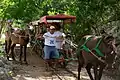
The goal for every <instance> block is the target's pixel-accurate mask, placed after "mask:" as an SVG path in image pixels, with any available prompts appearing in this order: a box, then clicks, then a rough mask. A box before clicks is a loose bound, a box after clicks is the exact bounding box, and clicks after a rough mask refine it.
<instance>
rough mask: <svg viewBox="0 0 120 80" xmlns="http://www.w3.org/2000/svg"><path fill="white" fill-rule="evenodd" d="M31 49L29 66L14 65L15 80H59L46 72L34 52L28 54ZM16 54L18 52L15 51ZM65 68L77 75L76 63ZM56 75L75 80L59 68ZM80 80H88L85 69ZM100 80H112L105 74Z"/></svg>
mask: <svg viewBox="0 0 120 80" xmlns="http://www.w3.org/2000/svg"><path fill="white" fill-rule="evenodd" d="M30 51H31V49H30V48H29V49H27V61H28V63H29V65H25V64H23V65H20V64H15V65H16V71H15V73H16V76H15V77H14V79H15V80H60V79H59V78H58V77H57V76H56V75H55V74H54V73H53V72H52V71H49V72H48V71H46V69H45V64H44V61H43V60H42V59H41V58H40V57H39V56H38V55H37V54H36V53H34V52H32V53H30ZM15 52H16V53H18V50H16V51H15ZM67 68H68V69H69V70H70V71H72V72H73V73H75V74H76V75H77V62H71V63H69V65H68V66H67ZM56 73H58V74H59V76H60V77H61V78H62V80H77V79H76V77H74V76H73V75H72V74H71V73H68V72H66V71H64V69H62V68H60V69H59V70H58V71H57V72H56ZM81 80H90V79H89V76H88V74H87V72H86V70H85V69H82V72H81ZM102 80H114V79H112V78H110V77H108V76H106V75H105V74H104V75H103V76H102Z"/></svg>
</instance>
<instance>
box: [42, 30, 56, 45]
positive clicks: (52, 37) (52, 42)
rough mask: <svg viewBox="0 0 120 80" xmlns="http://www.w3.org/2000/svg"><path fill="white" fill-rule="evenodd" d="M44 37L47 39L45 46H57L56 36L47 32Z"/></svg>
mask: <svg viewBox="0 0 120 80" xmlns="http://www.w3.org/2000/svg"><path fill="white" fill-rule="evenodd" d="M43 37H44V38H45V43H44V44H45V45H47V46H55V45H56V38H55V37H56V34H55V33H53V34H51V33H50V32H47V33H45V34H44V35H43Z"/></svg>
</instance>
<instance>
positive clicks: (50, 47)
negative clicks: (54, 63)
mask: <svg viewBox="0 0 120 80" xmlns="http://www.w3.org/2000/svg"><path fill="white" fill-rule="evenodd" d="M54 32H55V27H54V26H50V30H49V31H48V32H46V33H45V34H44V35H43V37H44V39H45V43H44V45H45V46H44V59H45V60H46V62H47V63H48V64H51V59H57V58H58V57H59V54H58V53H57V52H56V51H57V50H56V38H57V35H56V34H55V33H54Z"/></svg>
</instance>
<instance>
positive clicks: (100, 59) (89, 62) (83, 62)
mask: <svg viewBox="0 0 120 80" xmlns="http://www.w3.org/2000/svg"><path fill="white" fill-rule="evenodd" d="M88 39H89V40H88ZM113 41H114V37H112V36H108V37H101V36H100V37H98V36H92V35H89V36H84V37H83V38H82V40H81V42H80V45H79V46H81V45H82V47H81V48H79V49H78V52H77V58H78V80H80V72H81V68H86V70H87V73H88V75H89V77H90V79H91V80H101V77H102V72H103V69H104V68H105V67H106V65H107V64H112V63H113V60H114V58H115V55H116V51H115V50H116V49H115V48H116V47H115V44H113ZM98 43H99V44H98ZM83 44H84V45H85V46H86V47H85V46H83ZM97 45H98V46H97ZM96 46H97V48H98V49H99V51H100V52H101V54H98V53H99V52H97V51H96V50H95V49H94V48H95V47H96ZM83 47H84V48H87V50H88V51H87V50H85V49H84V48H83ZM91 68H93V70H94V78H93V76H92V74H91ZM98 68H99V69H98Z"/></svg>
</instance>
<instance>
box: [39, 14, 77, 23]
mask: <svg viewBox="0 0 120 80" xmlns="http://www.w3.org/2000/svg"><path fill="white" fill-rule="evenodd" d="M75 21H76V16H71V15H65V14H57V15H53V16H49V15H47V16H43V17H41V18H40V23H45V24H47V23H52V22H64V23H73V22H75Z"/></svg>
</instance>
